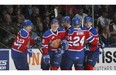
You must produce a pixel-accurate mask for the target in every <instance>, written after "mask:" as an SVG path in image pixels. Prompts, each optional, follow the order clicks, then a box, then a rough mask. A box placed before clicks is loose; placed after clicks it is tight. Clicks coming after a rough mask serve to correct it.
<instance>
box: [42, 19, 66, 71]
mask: <svg viewBox="0 0 116 75" xmlns="http://www.w3.org/2000/svg"><path fill="white" fill-rule="evenodd" d="M64 38H65V32H64V30H63V29H61V28H59V22H58V20H57V19H56V18H54V19H53V20H52V21H51V29H50V30H47V31H46V32H45V33H44V35H43V40H42V51H43V56H42V62H41V68H42V69H43V70H50V69H51V70H58V68H59V66H60V63H61V60H62V54H63V50H61V45H60V44H61V41H62V40H63V39H64Z"/></svg>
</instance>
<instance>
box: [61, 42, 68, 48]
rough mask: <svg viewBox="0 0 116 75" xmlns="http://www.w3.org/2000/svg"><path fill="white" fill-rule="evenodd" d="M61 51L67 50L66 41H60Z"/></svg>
mask: <svg viewBox="0 0 116 75" xmlns="http://www.w3.org/2000/svg"><path fill="white" fill-rule="evenodd" d="M61 49H62V50H67V49H68V42H67V40H62V41H61Z"/></svg>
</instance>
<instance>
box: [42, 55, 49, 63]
mask: <svg viewBox="0 0 116 75" xmlns="http://www.w3.org/2000/svg"><path fill="white" fill-rule="evenodd" d="M43 63H45V64H50V56H49V55H48V54H46V55H43Z"/></svg>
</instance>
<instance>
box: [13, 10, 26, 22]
mask: <svg viewBox="0 0 116 75" xmlns="http://www.w3.org/2000/svg"><path fill="white" fill-rule="evenodd" d="M17 16H21V17H22V19H23V20H25V17H24V15H23V14H22V11H21V8H17V9H15V12H14V17H15V18H16V17H17Z"/></svg>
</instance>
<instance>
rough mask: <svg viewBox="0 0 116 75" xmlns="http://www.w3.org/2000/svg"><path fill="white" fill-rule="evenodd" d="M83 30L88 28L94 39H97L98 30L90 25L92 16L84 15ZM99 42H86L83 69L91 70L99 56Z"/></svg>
mask: <svg viewBox="0 0 116 75" xmlns="http://www.w3.org/2000/svg"><path fill="white" fill-rule="evenodd" d="M84 29H85V30H89V31H90V32H91V34H92V36H94V38H95V39H96V40H98V41H99V36H98V32H97V30H96V29H95V28H94V27H92V18H91V17H89V16H87V17H85V27H84ZM98 45H99V44H96V45H92V44H90V43H88V44H87V45H86V50H87V51H86V52H85V63H84V69H85V70H93V69H94V66H95V64H96V62H97V60H98V58H99V54H100V49H99V46H98Z"/></svg>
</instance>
